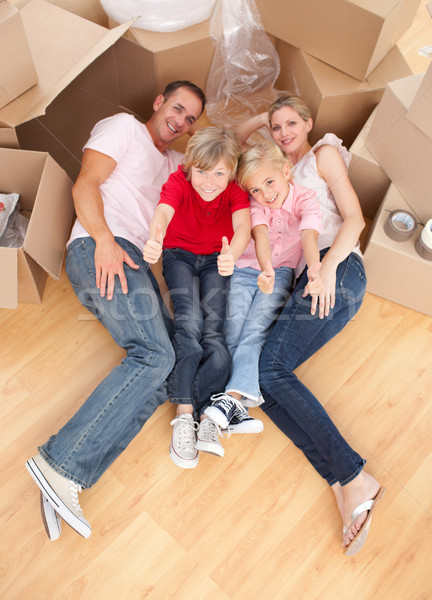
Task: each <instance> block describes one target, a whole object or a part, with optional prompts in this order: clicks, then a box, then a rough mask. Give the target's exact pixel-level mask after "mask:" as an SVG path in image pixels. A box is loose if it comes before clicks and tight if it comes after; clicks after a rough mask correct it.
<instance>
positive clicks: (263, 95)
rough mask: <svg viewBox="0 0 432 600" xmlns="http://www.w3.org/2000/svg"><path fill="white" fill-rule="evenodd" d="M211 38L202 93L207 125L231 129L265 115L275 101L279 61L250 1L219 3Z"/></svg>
mask: <svg viewBox="0 0 432 600" xmlns="http://www.w3.org/2000/svg"><path fill="white" fill-rule="evenodd" d="M210 35H211V36H212V38H213V41H214V44H215V55H214V58H213V62H212V65H211V67H210V73H209V77H208V80H207V89H206V96H207V106H206V112H207V116H208V118H209V119H210V121H211V122H212V123H214V124H216V125H220V126H223V127H224V126H230V125H233V126H235V125H238V124H239V123H240V122H242V121H244V120H245V119H247V118H248V117H250V116H252V115H255V114H257V113H259V112H263V111H265V110H268V107H269V105H270V104H271V102H273V101H274V100H276V98H277V95H276V91H275V90H274V88H273V86H274V83H275V81H276V79H277V78H278V76H279V73H280V61H279V56H278V54H277V52H276V49H275V47H274V46H273V44H272V43H271V41H270V38H269V37H268V35H267V33H266V32H265V30H264V28H263V25H262V22H261V17H260V14H259V12H258V9H257V8H256V6H255V2H254V0H217V4H216V6H215V9H214V12H213V15H212V18H211V20H210Z"/></svg>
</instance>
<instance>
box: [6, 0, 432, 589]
mask: <svg viewBox="0 0 432 600" xmlns="http://www.w3.org/2000/svg"><path fill="white" fill-rule="evenodd" d="M431 23H432V21H431V22H430V19H429V17H428V16H427V13H426V7H425V5H424V3H422V5H421V7H420V10H419V16H418V19H416V22H415V24H414V26H413V28H411V30H410V31H409V32H408V34H406V36H404V38H403V40H402V42H401V47H402V49H403V51H404V52H405V53H406V56H407V57H408V59H409V61H410V64H411V65H412V67H413V69H414V70H416V71H423V70H425V69H426V68H427V66H428V60H427V59H424V58H421V57H418V56H417V48H418V47H420V46H421V45H425V44H426V43H432V28H431ZM419 58H420V60H419ZM431 301H432V300H431ZM0 344H1V355H2V358H1V364H0V390H1V398H2V401H1V404H0V444H1V453H0V472H1V495H0V515H1V516H0V524H1V529H0V531H1V534H0V545H1V555H0V598H2V600H66V599H68V600H72V599H74V600H75V599H80V600H81V599H83V600H84V599H85V600H99V599H104V600H111V599H112V600H114V599H118V600H141V599H144V598H145V599H148V600H169V599H175V600H334V599H341V600H345V599H351V598H352V599H355V600H372V599H373V600H387V599H388V600H390V599H391V600H430V599H431V598H432V579H431V567H430V565H431V555H432V518H431V511H432V477H431V472H432V444H431V434H432V394H431V390H432V352H431V348H432V319H431V318H430V317H426V316H424V315H422V314H419V313H416V312H414V311H411V310H409V309H406V308H403V307H401V306H399V305H397V304H393V303H391V302H388V301H385V300H383V299H381V298H378V297H375V296H372V295H370V294H367V296H366V299H365V302H364V305H363V307H362V308H361V310H360V312H359V314H358V315H357V317H356V318H355V320H354V321H353V322H352V323H350V324H349V325H348V327H347V328H346V329H345V330H344V331H343V332H342V333H341V334H340V335H339V336H337V338H336V339H335V340H333V341H331V342H330V343H329V344H328V345H327V346H326V347H325V348H323V349H322V350H321V351H320V352H319V353H317V355H316V356H314V357H313V358H311V359H310V360H309V361H308V362H307V363H306V364H305V365H303V366H302V367H301V368H300V369H299V374H300V375H301V377H302V378H303V381H304V382H305V383H306V384H307V385H309V386H310V387H311V389H312V390H313V391H314V392H315V393H316V394H317V395H318V396H319V398H320V399H321V401H322V402H323V404H324V405H325V407H326V408H327V410H328V411H329V413H330V414H331V416H332V418H333V419H334V421H335V423H336V424H337V426H338V427H339V428H340V430H341V431H342V432H343V434H344V435H345V436H346V438H347V440H348V441H349V442H350V444H351V445H352V446H354V448H355V449H356V450H357V451H359V452H360V453H361V454H362V455H363V456H364V457H365V458H366V459H367V460H368V465H367V468H368V470H369V472H371V473H372V474H373V475H374V476H375V477H377V478H378V479H379V480H380V481H381V482H382V484H384V485H385V486H386V487H387V492H386V494H385V496H384V499H383V501H382V503H381V505H380V507H379V509H378V510H377V513H376V515H375V517H374V520H373V523H372V528H371V533H370V535H369V539H368V541H367V544H366V546H365V548H364V550H363V551H362V552H360V553H359V554H358V555H357V556H356V557H353V558H346V557H344V555H343V553H342V550H341V547H340V543H341V527H342V524H341V522H340V520H339V518H338V513H337V510H336V505H335V502H334V500H333V497H332V493H331V492H330V491H329V489H328V487H327V486H326V484H325V483H324V481H322V480H321V479H320V477H319V476H317V475H316V473H315V472H314V470H313V469H312V468H311V467H310V466H309V464H308V463H307V461H306V460H305V459H304V457H303V455H302V454H301V453H300V452H299V451H298V450H297V449H296V448H295V447H294V446H293V445H292V444H291V443H290V441H289V440H288V439H287V438H285V437H284V436H283V435H282V433H281V432H280V431H279V430H278V429H277V428H276V427H275V426H274V425H273V424H272V423H271V422H269V421H268V419H266V417H265V415H264V414H263V413H262V411H261V410H260V409H255V410H254V411H252V412H253V414H254V415H255V416H259V417H260V418H262V419H263V420H264V421H265V430H264V432H263V433H262V434H260V435H255V436H253V435H249V436H247V435H244V436H240V435H237V436H232V437H231V438H229V439H227V440H225V441H224V446H225V450H226V455H225V458H223V459H220V458H216V457H213V456H210V455H206V454H205V453H202V454H201V456H200V463H199V465H198V467H197V468H196V469H194V470H191V471H185V470H182V469H179V468H177V467H176V466H175V465H174V464H173V463H172V462H171V460H170V458H169V456H168V445H169V440H170V435H171V427H170V425H169V421H170V419H171V418H172V416H173V412H174V411H173V407H172V406H170V405H169V404H168V403H166V404H165V405H163V406H161V407H160V408H159V409H158V410H157V411H156V413H155V414H154V415H153V417H152V418H151V419H150V421H148V423H147V424H146V425H145V427H144V429H143V431H142V432H141V433H140V434H139V435H138V436H137V437H136V438H135V440H134V441H133V442H132V443H131V445H130V446H129V447H128V448H127V450H126V451H125V452H124V453H123V454H122V455H121V457H120V458H119V459H117V460H116V461H115V463H114V464H113V465H112V466H111V468H110V469H109V470H108V471H107V472H106V473H105V475H104V476H103V477H102V478H101V480H100V481H99V483H98V484H97V485H96V486H94V487H93V488H91V489H90V490H87V491H85V492H84V493H83V494H82V495H81V505H82V507H83V509H84V512H85V516H86V518H87V519H88V520H89V521H90V523H91V524H92V527H93V534H92V536H91V537H90V538H89V539H88V540H84V539H83V538H81V537H80V536H78V535H77V534H76V533H75V532H74V531H73V530H72V529H70V528H69V527H67V526H66V525H64V528H63V533H62V537H61V539H60V540H58V541H57V542H50V541H49V540H48V539H47V537H46V535H45V532H44V529H43V526H42V521H41V518H40V513H39V491H38V489H37V487H36V485H34V484H33V483H32V480H31V479H30V477H29V475H28V474H27V471H26V470H25V468H24V462H25V461H26V460H27V459H28V458H29V457H31V456H32V455H33V454H34V453H35V450H36V447H37V445H38V444H40V443H43V442H44V441H45V440H46V439H47V437H48V436H49V435H51V434H52V433H54V432H56V431H57V430H58V429H59V428H60V427H61V425H62V424H63V423H65V422H66V421H67V419H68V418H69V417H71V416H72V414H73V413H74V412H75V411H76V410H77V408H78V407H79V406H80V405H81V403H82V402H83V401H84V400H85V398H86V397H87V395H88V394H89V393H90V392H91V391H92V389H93V388H94V387H95V386H96V384H97V383H98V382H99V381H100V380H101V379H102V377H103V376H104V375H106V374H107V373H108V372H109V371H110V369H111V368H112V367H113V366H114V365H115V364H117V363H118V362H119V360H120V359H121V357H122V355H123V351H122V350H120V349H119V348H117V347H116V345H115V344H114V342H113V341H112V340H111V338H110V336H109V335H108V333H107V332H106V331H105V330H104V329H103V327H102V326H101V325H100V324H99V323H98V322H97V321H95V320H93V319H92V318H90V316H89V314H88V313H87V312H86V311H85V309H83V308H82V307H81V306H80V305H79V304H78V301H77V300H76V298H75V296H74V294H73V292H72V290H71V286H70V285H69V283H68V281H67V278H66V276H65V275H64V273H63V275H62V277H61V279H60V281H58V282H56V281H53V280H49V282H48V285H47V289H46V292H45V296H44V301H43V303H42V304H41V305H39V306H37V305H20V306H19V308H18V309H17V310H12V311H8V310H1V311H0Z"/></svg>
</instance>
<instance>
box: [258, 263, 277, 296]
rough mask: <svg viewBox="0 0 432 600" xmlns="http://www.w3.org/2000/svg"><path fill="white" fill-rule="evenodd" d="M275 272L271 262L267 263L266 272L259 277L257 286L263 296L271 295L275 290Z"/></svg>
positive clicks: (262, 272)
mask: <svg viewBox="0 0 432 600" xmlns="http://www.w3.org/2000/svg"><path fill="white" fill-rule="evenodd" d="M274 282H275V272H274V269H273V267H272V264H271V262H270V261H267V263H266V265H265V269H264V271H261V273H260V274H259V275H258V279H257V284H258V287H259V289H260V290H261V291H262V293H263V294H271V293H272V292H273V289H274Z"/></svg>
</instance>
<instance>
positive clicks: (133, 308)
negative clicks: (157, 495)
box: [39, 237, 174, 488]
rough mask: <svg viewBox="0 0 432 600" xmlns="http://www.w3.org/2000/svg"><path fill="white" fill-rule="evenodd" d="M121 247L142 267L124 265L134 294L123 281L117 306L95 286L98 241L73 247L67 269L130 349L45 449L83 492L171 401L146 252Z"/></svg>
mask: <svg viewBox="0 0 432 600" xmlns="http://www.w3.org/2000/svg"><path fill="white" fill-rule="evenodd" d="M116 241H117V243H118V244H119V245H120V246H121V247H122V248H123V249H124V250H126V252H128V254H129V256H131V257H132V259H133V260H134V261H135V262H136V263H137V264H138V265H139V269H138V270H134V269H131V268H130V267H128V266H127V265H124V268H125V273H126V277H127V282H128V293H127V294H123V293H122V291H121V287H120V285H119V282H118V280H117V278H116V283H115V289H114V296H113V299H112V300H107V299H106V298H101V297H100V295H99V290H98V289H97V288H96V283H95V265H94V250H95V243H94V240H93V239H92V238H90V237H86V238H80V239H77V240H74V241H73V242H72V243H71V245H70V246H69V248H68V251H67V256H66V270H67V274H68V277H69V279H70V281H71V283H72V286H73V288H74V290H75V293H76V294H77V296H78V299H79V301H80V302H81V303H82V304H83V305H84V306H85V307H86V308H88V310H90V311H91V312H92V313H93V314H94V315H96V317H97V318H98V319H99V321H100V322H101V323H102V325H104V326H105V327H106V328H107V329H108V331H109V332H110V334H111V335H112V337H113V339H114V341H115V342H116V343H117V344H118V345H119V346H121V347H122V348H124V349H125V350H126V356H125V358H124V359H123V360H122V362H121V364H120V365H118V366H116V367H114V369H113V370H112V371H111V372H110V373H109V374H108V375H107V376H106V377H105V379H104V380H103V381H102V382H101V383H100V384H99V385H98V386H97V387H96V389H95V390H94V392H93V393H92V394H91V395H90V396H89V398H88V399H87V400H86V401H85V403H84V404H83V405H82V406H81V408H80V409H79V410H78V412H77V413H76V414H75V415H74V416H73V417H72V418H71V419H70V420H69V421H68V422H67V423H66V425H64V427H62V429H60V431H59V432H58V433H57V435H54V436H52V437H51V438H50V439H49V440H48V442H47V443H46V444H44V445H43V446H41V447H40V448H39V451H40V453H41V454H42V456H43V457H44V458H45V459H46V460H47V461H48V462H49V463H50V464H51V465H52V466H53V467H54V468H55V469H56V470H57V471H58V472H59V473H60V474H62V475H64V476H66V477H68V478H69V479H72V480H73V481H75V482H76V483H79V484H80V485H81V486H82V487H83V488H88V487H90V486H92V485H93V484H94V483H95V482H96V481H97V480H98V479H99V477H100V476H101V475H102V474H103V473H104V472H105V470H106V469H107V468H108V467H109V466H110V464H111V463H112V462H113V461H114V460H115V459H116V458H117V456H118V455H119V454H120V453H121V452H122V451H123V450H124V449H125V448H126V446H127V445H128V444H129V442H130V441H131V440H132V439H133V438H134V437H135V435H136V434H137V433H138V432H139V431H140V429H141V428H142V426H143V425H144V423H145V422H146V421H147V419H148V418H149V417H150V416H151V415H152V414H153V412H154V411H155V409H156V408H157V407H158V406H159V405H160V404H162V403H163V402H164V401H166V400H167V397H168V394H167V389H166V384H165V380H166V378H167V376H168V374H169V373H170V371H171V369H172V367H173V365H174V350H173V348H172V345H171V342H170V339H169V336H168V333H167V330H166V327H165V325H164V320H163V317H162V314H161V310H160V298H159V297H158V294H157V293H156V291H155V287H154V285H155V283H154V278H153V276H152V274H151V272H150V271H149V269H148V266H147V264H146V263H145V262H144V260H143V258H142V253H141V252H140V251H139V250H138V248H137V247H136V246H135V245H134V244H131V243H130V242H128V241H127V240H124V239H122V238H116Z"/></svg>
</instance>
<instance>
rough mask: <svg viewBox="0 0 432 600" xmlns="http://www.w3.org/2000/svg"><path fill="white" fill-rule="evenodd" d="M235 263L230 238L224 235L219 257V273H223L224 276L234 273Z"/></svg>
mask: <svg viewBox="0 0 432 600" xmlns="http://www.w3.org/2000/svg"><path fill="white" fill-rule="evenodd" d="M234 264H235V261H234V255H233V253H232V252H231V248H230V245H229V243H228V238H227V237H225V236H224V237H223V238H222V248H221V251H220V254H219V256H218V258H217V266H218V272H219V275H223V276H224V277H226V276H227V275H232V274H233V272H234Z"/></svg>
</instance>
